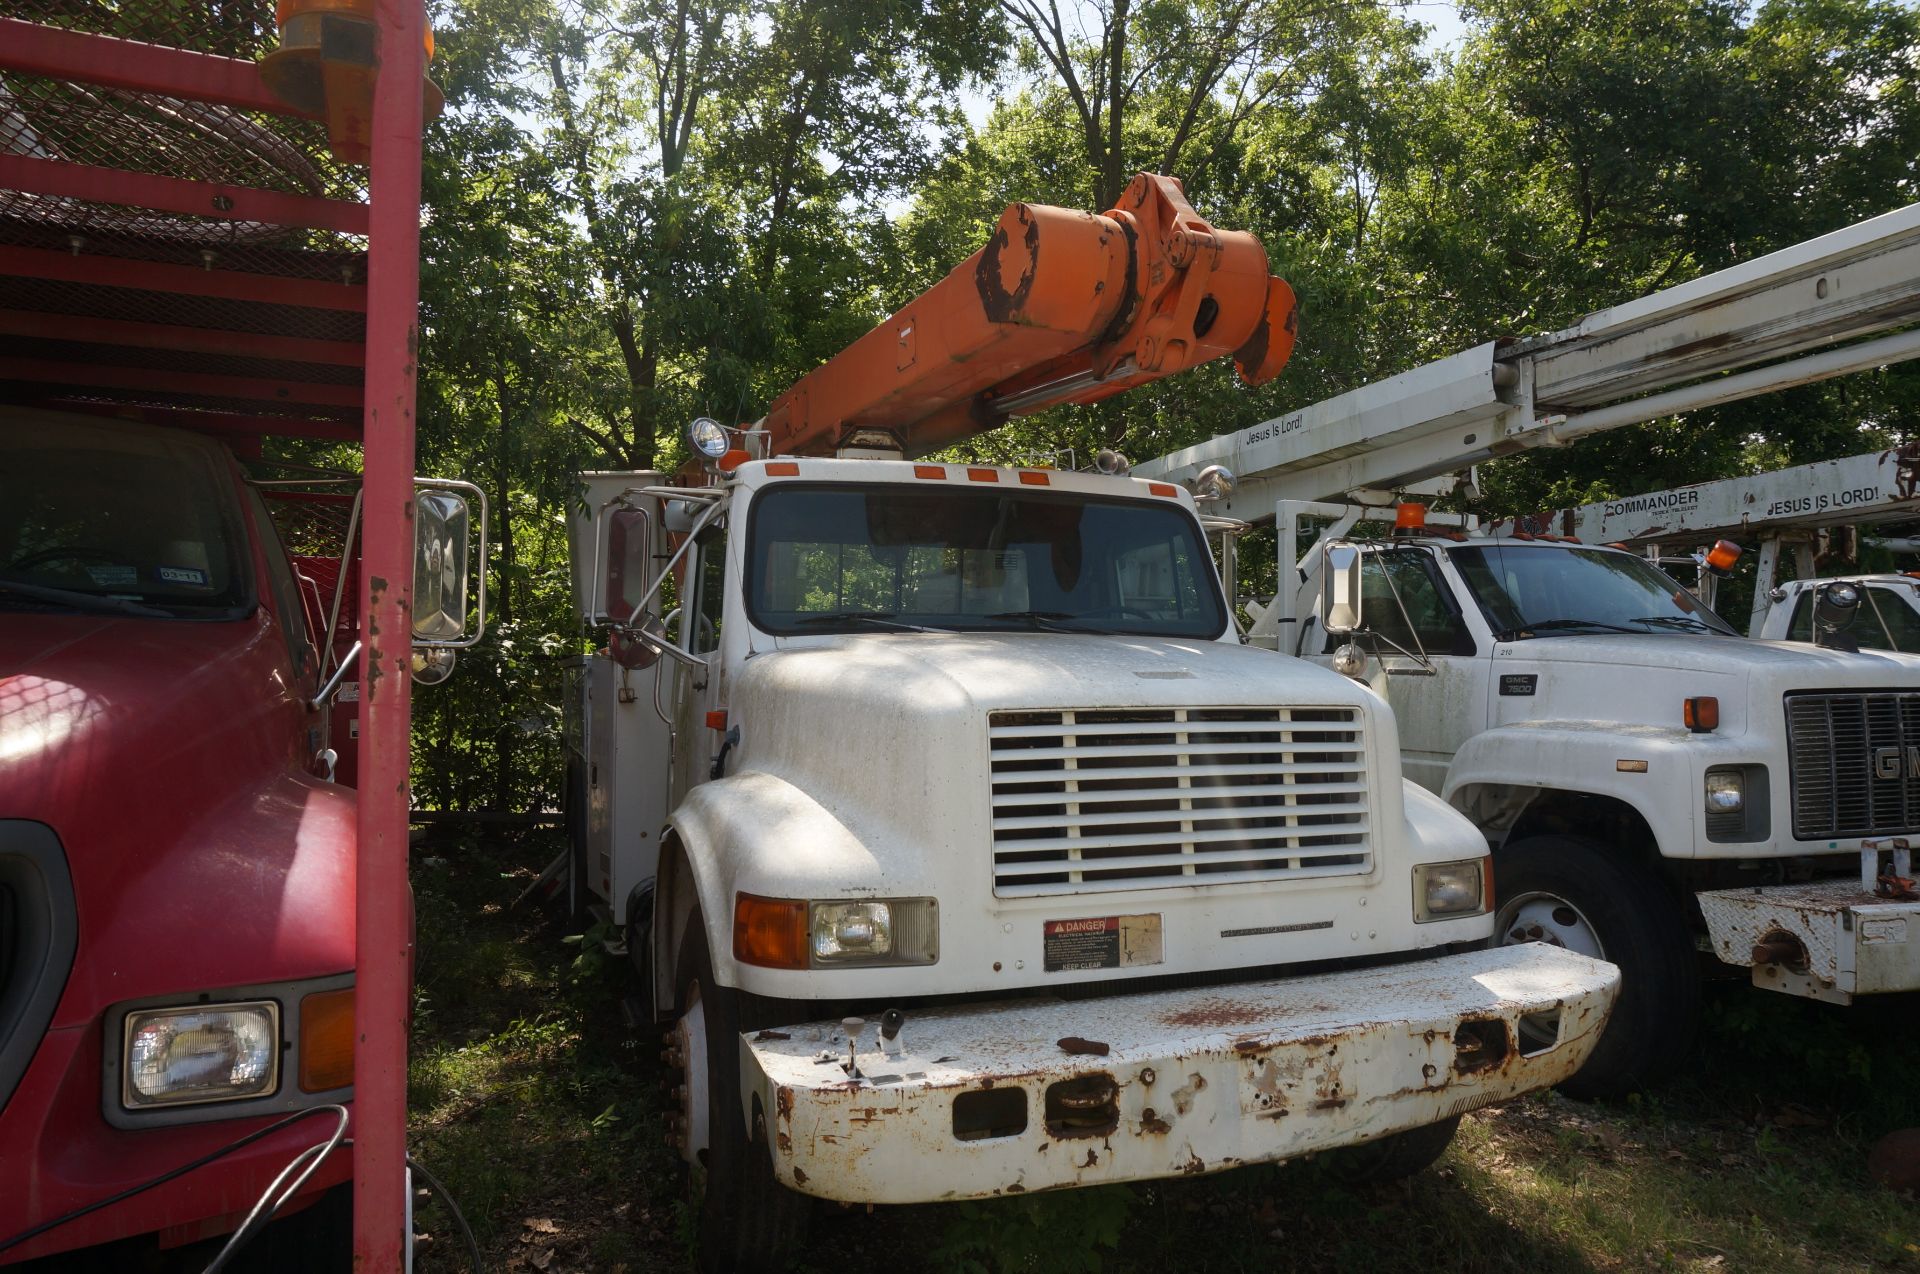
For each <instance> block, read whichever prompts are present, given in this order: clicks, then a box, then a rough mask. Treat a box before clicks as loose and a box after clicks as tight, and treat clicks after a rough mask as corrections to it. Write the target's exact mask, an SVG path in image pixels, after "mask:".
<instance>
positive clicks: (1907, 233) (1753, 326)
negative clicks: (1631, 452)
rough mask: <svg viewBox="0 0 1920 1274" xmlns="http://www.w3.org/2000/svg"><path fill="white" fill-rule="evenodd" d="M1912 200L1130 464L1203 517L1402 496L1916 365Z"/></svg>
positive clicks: (1917, 276) (1916, 237) (1917, 216)
mask: <svg viewBox="0 0 1920 1274" xmlns="http://www.w3.org/2000/svg"><path fill="white" fill-rule="evenodd" d="M1916 320H1920V204H1914V205H1909V206H1908V207H1905V208H1901V209H1899V210H1897V211H1894V212H1890V213H1887V214H1885V215H1883V216H1879V217H1875V218H1873V219H1871V220H1868V221H1863V222H1861V223H1859V224H1858V225H1853V226H1849V227H1847V228H1846V229H1844V230H1837V231H1835V232H1834V233H1832V234H1828V235H1822V236H1821V237H1820V238H1817V239H1811V240H1808V241H1807V242H1805V243H1800V244H1795V245H1794V246H1793V247H1790V248H1785V249H1782V250H1781V251H1779V252H1774V253H1771V254H1769V255H1767V256H1764V257H1759V258H1756V259H1755V260H1752V261H1748V262H1746V263H1744V264H1742V265H1737V266H1734V267H1732V268H1730V269H1726V270H1721V271H1719V272H1718V273H1716V274H1710V275H1707V276H1705V277H1704V278H1699V279H1695V280H1693V281H1692V282H1690V283H1683V284H1680V285H1678V286H1677V287H1671V288H1668V289H1666V290H1665V291H1661V292H1656V293H1654V294H1653V295H1651V296H1646V297H1642V298H1640V299H1638V300H1635V301H1629V302H1627V303H1626V304H1624V305H1617V306H1614V307H1613V308H1611V309H1606V310H1600V311H1598V312H1596V313H1593V314H1590V315H1588V316H1587V317H1586V318H1584V319H1582V320H1580V322H1578V323H1576V324H1575V325H1573V326H1572V327H1569V328H1567V329H1565V330H1563V331H1559V332H1554V333H1552V334H1550V335H1546V336H1537V337H1532V338H1529V339H1526V340H1521V341H1513V342H1498V341H1490V342H1488V343H1487V344H1484V345H1479V346H1475V347H1474V348H1472V349H1469V350H1466V351H1464V352H1462V353H1459V354H1455V355H1452V356H1451V357H1449V358H1443V359H1440V360H1439V361H1437V362H1433V363H1429V364H1427V365H1426V366H1424V367H1419V368H1415V369H1414V370H1412V371H1410V372H1404V373H1402V374H1400V375H1398V376H1394V377H1391V378H1389V379H1387V380H1383V381H1378V382H1376V383H1374V384H1371V385H1367V386H1364V387H1362V388H1360V389H1356V390H1354V391H1352V392H1351V393H1347V394H1342V395H1340V396H1339V397H1337V398H1329V399H1326V400H1324V401H1322V402H1318V403H1315V404H1313V405H1312V406H1310V407H1306V408H1303V409H1301V410H1299V411H1296V412H1293V413H1291V414H1289V415H1286V416H1281V417H1279V418H1277V419H1274V420H1268V421H1264V422H1262V423H1260V424H1257V425H1253V426H1251V427H1249V428H1246V429H1242V430H1240V431H1239V432H1238V433H1233V434H1225V435H1222V436H1220V437H1218V438H1214V439H1211V440H1209V441H1207V442H1204V443H1201V444H1199V445H1198V446H1194V447H1189V448H1187V449H1186V450H1184V451H1178V452H1174V453H1172V454H1171V455H1167V456H1162V457H1161V458H1159V459H1157V460H1152V461H1148V462H1147V463H1145V464H1141V465H1138V466H1136V467H1135V469H1134V472H1135V474H1136V475H1138V476H1141V477H1150V478H1155V479H1160V480H1166V481H1180V480H1183V479H1187V478H1191V477H1192V476H1194V475H1195V474H1197V473H1198V472H1199V471H1200V470H1201V469H1203V468H1205V467H1206V466H1208V465H1213V464H1219V465H1225V466H1226V467H1227V468H1228V469H1230V470H1232V471H1233V472H1234V473H1235V474H1236V475H1237V476H1238V478H1239V485H1238V488H1237V490H1236V491H1235V492H1234V494H1233V495H1232V496H1231V497H1230V498H1229V499H1227V500H1224V501H1222V502H1220V503H1219V504H1217V505H1215V506H1214V508H1213V510H1212V511H1213V512H1218V513H1222V514H1230V515H1232V516H1234V517H1239V518H1242V519H1246V520H1249V521H1252V520H1261V521H1264V520H1266V519H1267V518H1270V517H1272V516H1273V510H1274V502H1275V501H1276V500H1283V499H1285V500H1327V499H1340V498H1342V497H1344V496H1347V495H1348V494H1349V493H1355V492H1395V491H1406V490H1408V489H1410V488H1411V487H1413V485H1414V484H1416V483H1420V482H1423V481H1425V480H1427V479H1430V478H1435V477H1438V476H1441V475H1446V474H1452V473H1456V472H1459V471H1461V470H1464V469H1467V468H1468V467H1469V466H1471V465H1474V464H1477V463H1479V462H1480V461H1483V460H1487V459H1491V458H1493V457H1496V456H1503V455H1510V454H1512V453H1514V452H1518V451H1524V450H1527V449H1529V448H1533V447H1543V446H1564V445H1566V444H1567V443H1570V442H1572V441H1574V440H1576V439H1579V438H1583V437H1585V436H1587V435H1589V434H1594V433H1599V432H1602V431H1604V430H1607V429H1614V428H1618V427H1619V426H1622V425H1630V424H1638V423H1640V422H1643V421H1647V420H1655V419H1658V418H1660V417H1662V416H1671V415H1674V414H1677V413H1679V412H1684V411H1689V410H1693V409H1695V408H1699V407H1707V406H1712V405H1714V404H1716V403H1723V402H1731V401H1734V400H1736V399H1740V398H1749V397H1753V396H1755V395H1758V394H1764V393H1770V392H1772V391H1775V390H1779V389H1785V388H1788V387H1790V386H1794V385H1803V384H1807V383H1809V382H1812V381H1818V380H1825V379H1828V378H1830V377H1833V376H1840V375H1844V374H1846V373H1848V372H1854V371H1860V370H1863V369H1865V368H1870V367H1878V366H1883V365H1885V364H1888V363H1895V362H1900V361H1903V360H1905V359H1909V358H1914V357H1920V329H1914V330H1906V331H1901V330H1899V329H1901V328H1903V327H1906V326H1907V325H1909V324H1911V323H1914V322H1915V321H1916Z"/></svg>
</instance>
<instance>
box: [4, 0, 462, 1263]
mask: <svg viewBox="0 0 1920 1274" xmlns="http://www.w3.org/2000/svg"><path fill="white" fill-rule="evenodd" d="M193 8H194V6H188V10H191V9H193ZM83 11H84V7H83V6H75V7H74V9H73V12H74V13H76V14H78V13H82V12H83ZM36 12H37V11H36ZM186 12H187V11H185V10H183V11H179V12H177V13H176V12H175V11H173V10H171V9H166V8H164V7H160V6H156V13H160V14H162V15H171V16H172V17H180V16H182V14H185V13H186ZM64 20H66V19H64V18H63V17H61V16H60V14H59V13H57V12H56V13H54V15H53V16H52V17H50V18H49V19H48V20H47V21H46V22H44V23H43V22H37V21H28V20H25V19H23V18H18V17H12V16H6V17H0V70H6V71H9V72H14V73H18V74H22V75H30V76H40V77H46V78H47V79H49V80H52V81H72V82H79V83H86V84H93V85H101V86H106V87H109V88H113V89H119V90H127V91H131V92H136V93H140V92H145V93H158V94H164V95H166V96H169V97H174V98H180V99H189V100H195V101H200V102H208V103H214V104H217V105H221V106H225V107H230V108H237V109H241V110H247V111H257V112H265V113H267V114H269V115H274V116H284V117H294V118H301V119H310V118H314V116H312V115H311V114H310V113H307V112H302V111H299V110H295V109H292V108H290V107H288V106H286V105H284V104H282V103H281V102H279V101H278V100H276V99H275V98H273V97H272V96H271V95H270V94H269V93H268V92H267V91H266V89H265V88H264V86H263V84H262V81H261V77H260V73H259V69H258V67H257V65H256V64H255V63H254V62H252V61H248V60H245V59H244V58H235V57H225V56H219V55H215V54H211V53H206V52H201V51H198V50H195V49H191V48H185V47H168V46H162V45H158V44H147V43H142V42H139V41H135V40H127V39H120V38H116V37H113V36H108V35H100V34H93V33H89V32H86V31H81V30H72V29H67V28H66V27H63V26H61V25H60V23H61V22H62V21H64ZM375 20H376V23H377V27H378V49H379V55H380V60H381V73H380V75H379V77H378V80H377V83H376V87H375V95H374V102H373V113H372V154H371V171H370V181H369V197H368V200H367V202H366V203H365V204H360V203H354V202H348V201H343V200H339V199H326V198H319V197H316V196H313V195H306V194H294V193H290V192H288V191H283V190H266V189H259V188H257V187H255V186H249V185H235V184H225V183H222V182H219V181H202V180H190V179H188V178H186V177H182V176H172V175H166V174H167V172H168V162H167V156H166V153H165V152H164V150H159V149H154V148H149V149H148V150H147V151H146V152H145V154H144V155H142V156H141V157H140V158H139V160H138V161H136V160H135V158H134V157H133V156H131V155H129V156H128V163H129V166H128V168H126V169H113V168H105V167H99V166H96V165H94V164H90V163H84V162H76V160H77V159H80V158H88V157H91V156H80V155H75V156H71V157H60V156H59V152H58V151H57V150H56V151H55V152H54V153H53V156H52V157H45V156H41V155H20V154H0V232H4V233H5V234H6V235H8V236H9V238H7V239H6V240H4V241H0V297H4V298H5V300H4V306H5V308H4V309H0V335H4V336H5V337H7V338H9V339H10V340H18V341H27V342H34V343H44V344H45V345H47V346H52V347H54V348H53V349H52V350H47V349H44V348H43V349H40V350H35V351H33V352H32V353H29V352H27V351H25V350H16V351H11V352H9V354H8V355H7V356H5V357H0V401H10V402H24V403H34V404H39V405H43V406H50V407H55V406H57V407H63V408H66V409H69V410H74V411H82V412H93V413H99V414H104V415H111V416H116V417H127V418H134V419H143V420H148V421H152V422H154V423H164V424H175V425H184V426H187V427H191V428H196V429H205V430H210V431H214V432H219V433H223V434H227V435H232V436H233V438H234V442H235V445H236V446H237V447H238V448H239V449H240V450H242V451H243V452H244V451H246V450H248V444H249V442H250V441H251V438H250V436H252V437H254V438H257V436H259V435H263V434H278V435H289V436H306V437H321V438H337V439H353V438H363V439H364V444H365V445H364V456H365V474H364V497H363V500H364V503H363V509H362V522H361V535H362V541H361V544H362V554H361V560H360V564H359V570H358V577H359V580H360V581H361V582H360V583H359V585H358V592H359V595H360V611H359V614H360V639H361V641H362V643H363V644H364V648H365V650H366V652H367V653H366V655H365V656H364V664H363V666H362V668H361V669H360V670H359V676H360V679H361V683H362V687H363V690H362V696H361V702H360V722H361V730H360V757H359V764H360V782H359V785H358V790H359V797H358V812H357V815H356V818H357V827H358V875H357V885H356V915H355V936H356V956H355V966H354V969H355V978H356V1014H357V1028H358V1040H357V1048H356V1052H355V1059H354V1114H353V1129H352V1136H353V1138H354V1148H353V1167H354V1194H355V1208H354V1257H355V1269H356V1270H358V1271H381V1272H383V1274H384V1272H387V1271H397V1270H398V1269H400V1268H401V1264H402V1257H403V1244H404V1243H405V1242H406V1238H407V1236H406V1234H405V1231H404V1228H403V1227H404V1210H405V1206H406V1196H405V1193H404V1192H405V1151H406V1068H407V1015H408V1009H409V1003H410V996H411V985H410V980H411V970H412V958H411V943H412V932H411V929H412V926H411V901H410V893H409V888H408V882H407V821H408V815H409V791H408V744H409V726H410V711H411V678H410V666H411V654H412V651H411V642H410V630H411V623H410V618H409V616H410V612H411V599H412V585H413V574H412V572H413V476H414V474H413V465H414V417H413V412H414V396H415V370H416V369H415V360H416V358H417V353H418V348H419V329H418V325H417V318H416V311H417V305H418V281H419V260H418V258H419V204H420V169H421V144H422V96H421V81H422V79H423V77H424V72H425V67H424V65H423V63H424V54H423V48H422V46H423V42H424V35H425V27H426V14H425V9H424V5H423V4H422V3H421V0H376V5H375ZM69 25H86V23H85V22H78V23H73V22H70V23H69ZM158 26H159V27H161V28H165V29H171V27H170V26H169V24H168V23H167V22H162V23H159V24H158ZM183 29H184V28H183ZM190 42H191V41H190V40H189V39H188V38H185V37H182V39H181V41H180V43H182V44H185V43H190ZM109 162H112V161H109ZM141 163H144V164H145V165H146V166H147V167H148V169H149V171H145V172H142V171H134V168H136V167H138V166H140V164H141ZM199 171H202V172H204V171H206V170H205V169H204V168H203V169H201V170H199ZM240 171H247V170H246V169H241V170H240ZM248 180H253V179H252V178H249V179H248ZM9 191H12V192H20V193H21V194H23V195H24V196H26V197H25V198H24V199H23V198H19V197H15V198H13V199H12V200H11V201H9V199H8V198H7V195H8V192H9ZM36 199H37V200H38V202H36ZM41 208H44V209H45V214H44V217H43V218H42V219H40V220H38V221H36V220H34V219H35V218H41V216H42V215H41V212H40V209H41ZM121 209H136V210H143V211H146V212H151V213H155V214H163V215H164V214H172V215H175V216H179V215H184V216H189V217H193V218H203V219H207V220H206V222H205V224H207V225H218V224H219V223H220V222H222V221H224V222H228V223H249V225H250V227H258V228H259V229H260V230H262V231H266V232H268V233H265V234H263V235H254V234H252V233H249V235H248V236H247V237H246V238H245V239H244V240H232V241H223V242H220V243H219V244H218V245H217V246H218V247H219V249H220V250H219V251H217V252H215V251H211V250H209V251H207V252H205V253H201V252H198V251H196V250H195V242H194V240H193V239H192V237H191V231H192V226H193V225H197V224H200V223H184V222H183V223H179V225H181V226H184V227H186V229H185V230H184V231H182V230H178V229H176V230H174V231H172V232H170V233H171V234H172V236H173V237H171V238H170V237H169V235H168V233H161V232H156V231H155V230H154V229H153V228H152V225H153V222H152V220H143V219H142V218H141V217H139V216H137V215H135V216H129V215H127V214H125V213H123V212H120V211H118V210H121ZM274 227H292V228H299V229H302V230H306V231H319V232H333V233H337V234H347V235H364V236H367V251H366V258H365V260H366V265H365V270H366V273H365V275H364V278H365V282H364V283H362V282H361V281H360V276H359V274H358V269H359V265H358V254H357V252H355V251H353V245H347V246H346V247H344V248H342V249H340V250H338V251H336V250H333V249H329V248H327V247H326V246H325V245H324V243H322V244H321V245H320V246H319V247H318V249H317V250H316V249H315V248H314V247H313V246H312V240H313V239H314V238H316V237H317V238H319V239H321V240H324V238H325V234H324V233H322V234H321V235H319V236H310V235H279V234H274V233H272V231H273V228H274ZM206 246H207V247H209V248H210V249H211V248H213V247H214V246H216V245H215V244H214V242H213V241H212V240H211V239H209V241H208V243H207V245H206ZM229 249H231V250H229ZM201 258H204V260H201ZM216 266H217V268H216ZM336 269H338V270H340V271H341V272H342V273H341V276H340V277H339V279H338V280H337V281H336V280H333V279H330V278H328V277H326V276H327V275H328V274H330V273H332V272H334V271H335V270H336ZM47 283H58V284H71V285H75V286H74V287H72V288H70V289H65V290H62V289H57V288H56V289H48V288H46V287H45V286H44V285H45V284H47ZM362 314H364V315H365V320H364V335H362V329H361V320H360V317H359V316H360V315H362ZM343 336H348V337H351V336H360V337H361V339H360V340H353V339H342V337H343ZM63 342H64V343H66V346H67V349H65V350H63V349H61V348H60V345H61V343H63ZM67 350H71V352H70V353H69V352H67ZM153 350H163V351H174V352H179V353H183V354H187V355H191V356H205V355H218V356H237V357H242V358H257V359H268V360H278V361H284V362H293V363H305V364H311V365H314V366H315V367H357V366H358V367H364V380H363V386H364V389H362V388H360V387H354V386H342V385H329V384H320V383H315V382H311V381H301V380H288V379H274V378H271V377H260V376H234V375H227V374H222V373H220V372H217V371H207V370H189V369H188V367H167V368H159V369H148V368H143V367H142V366H141V364H142V363H151V362H154V361H156V360H155V359H154V358H153V356H152V354H151V353H147V354H144V355H143V354H142V353H141V351H153ZM161 361H163V360H161ZM41 386H45V387H46V388H45V390H44V392H43V391H42V390H41V389H40V388H39V387H41ZM95 388H104V389H107V390H108V391H109V392H107V393H104V394H101V395H100V396H99V397H98V398H96V397H94V396H93V395H92V393H91V392H90V391H91V390H93V389H95ZM125 390H133V391H139V390H147V391H155V392H161V393H165V394H167V395H168V397H169V398H170V399H174V400H176V405H173V406H167V407H160V406H154V405H145V404H143V405H137V406H135V405H122V404H118V403H114V402H111V401H105V400H106V399H110V398H112V397H116V396H119V394H118V391H125ZM234 399H239V400H241V401H243V402H244V401H248V400H253V401H258V402H260V403H261V407H260V408H259V409H258V411H257V412H256V413H249V412H246V411H244V410H242V411H233V410H230V408H229V406H228V404H229V403H230V402H231V401H232V400H234ZM268 404H271V406H269V405H268ZM280 407H285V408H287V409H288V411H289V414H286V415H276V414H266V413H270V412H272V411H274V410H276V409H278V408H280ZM303 408H304V409H306V410H305V412H303V410H302V409H303ZM318 408H333V409H334V410H333V411H329V412H325V413H323V417H325V418H303V416H310V414H311V413H312V412H313V411H314V409H318ZM340 408H349V409H360V410H361V414H362V421H361V422H359V423H355V422H349V421H345V420H340V419H336V418H331V417H334V416H336V415H337V414H338V409H340Z"/></svg>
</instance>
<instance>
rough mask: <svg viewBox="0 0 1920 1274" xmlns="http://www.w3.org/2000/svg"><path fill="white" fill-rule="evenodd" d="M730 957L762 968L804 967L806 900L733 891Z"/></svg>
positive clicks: (805, 964)
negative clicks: (731, 951) (731, 949)
mask: <svg viewBox="0 0 1920 1274" xmlns="http://www.w3.org/2000/svg"><path fill="white" fill-rule="evenodd" d="M733 958H734V959H736V960H738V961H740V962H741V963H743V964H757V965H759V966H760V967H761V968H763V969H804V968H806V967H807V904H806V901H805V900H804V899H800V898H762V897H760V896H759V895H757V894H735V895H734V898H733Z"/></svg>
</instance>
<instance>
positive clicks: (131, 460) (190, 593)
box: [0, 416, 251, 619]
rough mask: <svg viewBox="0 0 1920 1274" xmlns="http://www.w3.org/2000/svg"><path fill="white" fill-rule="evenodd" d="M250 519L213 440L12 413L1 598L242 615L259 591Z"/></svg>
mask: <svg viewBox="0 0 1920 1274" xmlns="http://www.w3.org/2000/svg"><path fill="white" fill-rule="evenodd" d="M239 528H240V513H239V509H238V507H237V505H236V503H235V500H234V496H233V490H232V485H231V483H229V482H227V481H225V479H224V475H223V474H222V472H221V470H220V468H219V466H218V453H217V452H215V451H213V450H212V449H211V448H210V447H207V446H206V445H204V444H200V443H198V442H196V441H195V440H193V439H190V438H185V437H180V436H177V435H174V434H171V433H169V432H167V431H162V430H154V429H143V428H139V427H131V426H122V425H115V424H111V423H106V422H102V423H100V424H94V423H91V422H88V421H85V420H81V419H76V418H71V417H68V418H58V417H52V416H45V417H30V418H12V419H9V418H5V417H0V606H5V607H6V608H7V609H15V610H17V609H77V610H102V611H112V610H120V611H127V612H130V613H134V614H140V615H150V616H153V617H160V618H172V617H186V618H200V619H211V618H230V617H233V616H235V615H237V614H239V613H242V612H243V611H244V609H245V607H246V606H247V605H248V604H249V603H250V600H251V599H250V596H249V588H248V576H247V574H246V572H245V571H244V570H243V569H241V562H242V561H243V560H244V559H243V558H242V556H241V548H242V545H243V544H244V540H243V537H242V535H241V533H240V530H239Z"/></svg>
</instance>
